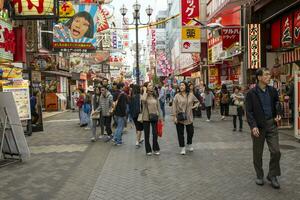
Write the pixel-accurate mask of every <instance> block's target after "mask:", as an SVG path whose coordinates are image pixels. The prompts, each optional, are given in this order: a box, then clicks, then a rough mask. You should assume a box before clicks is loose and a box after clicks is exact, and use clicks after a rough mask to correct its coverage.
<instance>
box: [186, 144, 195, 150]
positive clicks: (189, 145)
mask: <svg viewBox="0 0 300 200" xmlns="http://www.w3.org/2000/svg"><path fill="white" fill-rule="evenodd" d="M187 150H188V151H189V152H193V151H194V148H193V146H192V145H191V144H188V145H187Z"/></svg>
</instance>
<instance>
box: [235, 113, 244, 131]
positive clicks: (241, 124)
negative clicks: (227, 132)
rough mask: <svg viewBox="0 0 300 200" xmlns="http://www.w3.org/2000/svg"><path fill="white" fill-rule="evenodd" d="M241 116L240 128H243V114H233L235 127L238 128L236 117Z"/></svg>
mask: <svg viewBox="0 0 300 200" xmlns="http://www.w3.org/2000/svg"><path fill="white" fill-rule="evenodd" d="M237 118H239V122H240V129H243V115H233V128H236V119H237Z"/></svg>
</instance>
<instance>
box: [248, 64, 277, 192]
mask: <svg viewBox="0 0 300 200" xmlns="http://www.w3.org/2000/svg"><path fill="white" fill-rule="evenodd" d="M270 78H271V75H270V71H269V70H268V69H267V68H261V69H258V70H257V71H256V79H257V84H256V87H254V88H252V89H251V90H250V91H249V92H248V94H247V97H246V113H247V120H248V124H249V126H250V128H251V133H252V134H251V136H252V141H253V164H254V168H255V171H256V176H257V179H256V181H255V182H256V184H257V185H264V171H263V162H262V156H263V150H264V143H265V140H266V141H267V144H268V147H269V151H270V163H269V173H268V175H267V179H268V180H269V181H270V182H271V185H272V187H273V188H275V189H279V188H280V184H279V182H278V180H277V176H280V174H281V172H280V163H279V162H280V156H281V153H280V150H279V137H278V129H277V124H276V123H278V122H279V121H280V120H281V116H280V113H281V108H280V103H279V97H278V93H277V90H276V89H275V88H273V87H272V86H269V84H270Z"/></svg>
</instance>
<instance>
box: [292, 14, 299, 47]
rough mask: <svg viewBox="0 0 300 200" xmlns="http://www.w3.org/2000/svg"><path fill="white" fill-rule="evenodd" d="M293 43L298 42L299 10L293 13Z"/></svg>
mask: <svg viewBox="0 0 300 200" xmlns="http://www.w3.org/2000/svg"><path fill="white" fill-rule="evenodd" d="M293 35H294V44H296V45H297V44H300V10H297V11H296V12H295V13H294V34H293Z"/></svg>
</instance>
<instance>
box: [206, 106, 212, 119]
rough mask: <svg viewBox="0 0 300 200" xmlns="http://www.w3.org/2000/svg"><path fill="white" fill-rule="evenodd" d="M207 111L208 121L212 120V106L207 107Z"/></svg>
mask: <svg viewBox="0 0 300 200" xmlns="http://www.w3.org/2000/svg"><path fill="white" fill-rule="evenodd" d="M205 109H206V116H207V119H210V117H211V106H207V107H205Z"/></svg>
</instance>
